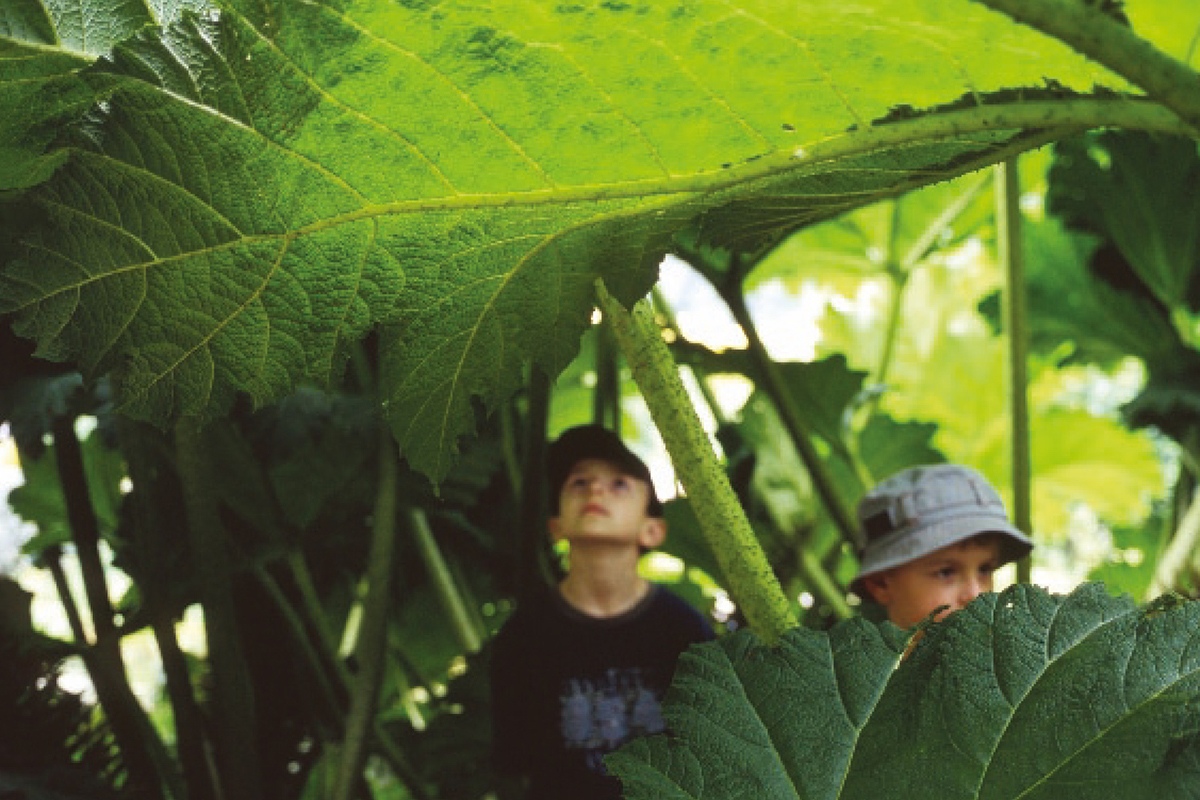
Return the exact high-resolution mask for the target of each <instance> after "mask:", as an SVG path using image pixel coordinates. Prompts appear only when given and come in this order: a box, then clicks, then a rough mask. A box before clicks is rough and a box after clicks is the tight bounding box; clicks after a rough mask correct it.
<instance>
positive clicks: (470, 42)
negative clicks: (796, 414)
mask: <svg viewBox="0 0 1200 800" xmlns="http://www.w3.org/2000/svg"><path fill="white" fill-rule="evenodd" d="M186 5H187V4H183V3H180V4H169V5H168V6H166V7H164V8H163V9H158V8H155V9H151V8H149V7H148V6H142V5H140V4H137V3H133V4H122V5H121V6H119V7H107V6H106V7H105V8H103V9H95V10H93V9H90V7H88V8H89V11H88V12H87V13H82V6H81V7H80V8H79V9H76V11H78V12H79V13H71V7H72V4H71V3H68V4H67V7H66V8H64V9H63V13H62V14H51V13H49V11H48V6H43V5H41V4H39V3H37V2H34V0H5V2H4V5H3V7H2V9H0V10H2V11H3V19H5V21H6V23H7V24H6V26H5V28H4V30H3V36H0V45H2V46H3V48H4V50H3V53H4V55H5V57H6V59H7V60H8V61H9V62H13V61H15V62H16V63H19V64H20V65H21V69H20V71H19V72H17V73H12V77H8V75H9V73H6V78H5V79H4V81H3V82H2V83H0V104H3V108H4V109H5V111H6V113H5V115H3V116H4V118H5V119H6V123H5V124H6V126H7V127H6V128H5V130H4V133H5V137H4V140H3V141H4V143H5V145H4V146H5V147H7V148H9V150H8V151H6V152H11V153H12V154H13V158H11V159H6V163H9V164H11V165H12V166H11V168H10V170H11V171H12V172H14V173H16V174H15V175H14V176H13V177H10V178H9V179H8V181H7V185H9V186H12V187H25V186H32V185H34V184H36V187H35V188H33V189H31V190H29V192H28V194H27V197H26V198H25V199H26V200H27V201H28V203H29V204H31V206H32V207H33V208H35V209H37V210H38V212H39V213H40V215H41V220H40V223H39V224H38V225H37V226H36V227H33V228H30V229H29V230H27V231H25V232H24V235H23V236H22V242H23V244H22V246H21V248H20V249H19V250H18V252H17V253H15V254H14V255H15V258H12V259H10V260H8V261H7V263H6V264H5V265H4V267H3V273H2V278H0V297H2V298H3V300H2V302H0V313H11V314H15V315H16V318H17V325H18V329H19V330H20V331H21V332H22V334H23V335H26V336H29V337H34V338H36V339H38V341H39V346H40V348H41V350H40V352H41V353H42V354H43V355H45V356H48V357H52V358H58V359H67V358H69V359H72V360H74V361H75V362H76V363H78V364H79V365H80V366H81V367H82V368H83V370H84V371H85V373H87V374H88V375H97V374H101V373H103V372H106V371H109V370H112V371H113V374H114V377H115V378H116V379H117V382H118V385H119V394H120V398H121V400H122V402H123V404H124V408H125V410H127V411H128V412H130V413H134V414H136V415H138V416H140V417H143V418H147V419H154V420H163V419H167V418H172V417H174V416H175V415H178V414H204V415H210V416H211V415H217V414H221V413H222V412H223V411H224V410H225V409H227V408H229V406H230V403H231V401H232V399H233V397H234V396H235V394H237V393H245V394H247V395H248V396H249V397H250V398H251V399H252V400H253V402H254V403H256V404H263V403H267V402H269V401H272V400H275V399H278V398H280V397H282V396H284V395H286V394H287V393H288V392H290V391H291V390H292V389H294V388H295V387H296V386H298V385H300V384H302V383H304V382H307V381H317V382H321V383H325V382H329V381H331V380H332V379H334V378H336V376H337V375H339V374H340V371H341V367H342V364H343V360H344V357H345V352H346V348H347V346H348V345H349V344H351V343H353V342H355V341H357V340H358V339H360V338H361V337H362V336H364V335H365V334H366V332H367V331H368V330H370V329H372V328H373V327H374V326H376V325H378V324H380V323H385V324H386V325H387V327H386V328H385V329H384V330H385V334H384V336H383V339H382V343H383V359H382V363H383V364H384V365H385V370H384V394H385V395H386V396H387V398H388V401H387V413H388V417H389V419H390V421H391V423H392V426H393V429H394V431H395V433H396V436H397V438H398V440H399V441H400V443H401V445H402V447H403V448H404V450H405V452H406V456H407V458H408V459H409V461H410V463H411V464H413V465H415V466H416V467H417V468H419V469H420V470H421V471H423V472H425V473H426V474H428V475H430V476H431V477H432V478H434V480H435V481H440V480H441V479H442V478H443V477H445V475H446V474H447V473H448V471H449V468H450V465H451V463H452V461H453V460H454V458H455V456H456V453H457V451H458V446H459V445H458V442H459V439H460V437H462V436H463V435H465V434H467V433H469V432H470V431H471V430H472V429H473V426H474V408H473V403H474V402H475V400H476V399H478V400H481V401H482V403H483V405H484V406H485V407H487V408H489V409H493V408H495V407H496V406H497V405H498V403H499V402H500V400H501V399H502V398H504V397H506V396H507V395H508V394H510V393H511V392H512V391H513V389H514V388H515V387H516V385H517V381H518V380H519V376H520V374H521V369H522V366H523V364H524V362H525V361H526V360H527V359H533V360H534V361H536V362H537V363H539V364H540V365H541V366H542V367H543V368H544V369H545V370H546V371H547V372H548V373H549V374H556V373H557V372H558V371H559V370H561V369H562V367H563V366H565V364H566V363H567V362H568V361H569V360H570V357H571V356H572V355H573V353H574V352H575V351H576V348H577V343H578V339H579V335H580V334H581V332H582V331H583V329H584V327H585V326H586V324H587V319H588V316H589V314H590V306H591V302H592V298H591V291H592V282H593V280H594V279H595V278H596V277H597V276H600V275H603V277H604V278H605V281H606V283H607V285H608V286H609V288H610V290H611V291H613V292H614V294H615V296H617V297H618V298H619V299H621V300H622V301H623V302H629V301H632V300H633V299H634V298H636V297H638V296H640V295H641V294H643V293H644V292H645V291H646V290H647V289H648V288H649V286H650V285H651V284H652V282H653V280H654V275H655V267H656V265H657V263H658V260H659V259H660V258H661V256H662V254H663V253H664V252H665V251H666V249H667V248H668V247H669V242H670V237H671V235H672V234H673V233H674V232H675V231H677V230H679V229H680V228H682V227H683V226H684V225H685V224H687V223H688V221H689V220H700V221H701V227H702V228H703V229H704V230H705V231H708V232H711V234H712V235H713V236H716V237H717V238H718V239H721V240H737V241H743V240H744V241H759V240H766V241H775V240H778V238H779V236H780V235H782V234H783V233H786V232H787V231H789V230H792V229H794V228H796V227H799V226H801V225H804V224H810V223H812V222H815V221H818V220H820V219H825V218H829V217H831V216H834V215H836V214H837V213H840V212H841V211H844V210H846V209H848V208H852V207H856V206H859V205H863V204H865V203H867V202H869V201H871V200H873V199H878V198H880V197H884V196H888V195H890V194H893V193H895V192H897V191H900V190H902V189H906V188H911V187H913V186H916V185H920V184H924V183H927V182H932V181H936V180H939V179H942V178H946V177H952V176H954V175H957V174H961V173H963V172H965V171H968V170H970V169H972V168H975V167H978V166H980V165H982V164H986V163H990V162H992V161H995V160H996V159H998V158H1001V157H1003V155H1004V154H1005V153H1007V152H1011V151H1012V150H1014V149H1020V148H1021V147H1024V146H1027V145H1026V144H1024V143H1023V142H1024V140H1023V139H1021V138H1020V132H1021V130H1022V129H1023V128H1024V127H1026V126H1027V125H1032V121H1030V122H1023V121H1021V113H1022V108H1023V107H1024V106H1026V105H1028V106H1030V107H1031V108H1032V106H1033V105H1036V104H1037V103H1039V102H1042V98H1041V97H1039V96H1036V95H1031V97H1030V98H1029V99H1023V98H1022V97H1021V96H1020V95H1019V94H1014V95H1011V96H1006V99H1004V100H1003V102H1000V103H999V104H997V105H985V106H980V107H978V108H977V109H976V110H975V111H971V110H967V111H965V112H964V111H956V112H953V113H957V114H965V115H966V116H965V117H963V119H962V121H961V122H957V123H953V124H952V123H950V122H945V123H943V122H942V120H941V119H940V118H939V117H940V116H942V115H939V114H935V115H933V116H932V118H931V117H922V118H918V119H914V120H906V121H899V122H891V123H888V124H886V125H882V124H881V125H878V126H873V125H872V122H871V121H872V120H876V119H880V118H882V117H885V116H886V115H887V112H888V110H889V109H890V108H891V107H893V106H895V105H897V103H899V102H904V103H907V104H909V105H911V106H913V107H917V108H924V107H930V106H935V105H939V104H946V103H949V102H951V101H953V100H955V99H957V98H960V97H962V96H964V95H969V96H970V97H972V98H976V99H986V98H988V97H990V96H991V95H990V93H992V92H995V91H998V90H1000V89H1004V88H1008V87H1014V86H1023V85H1024V86H1031V85H1040V84H1041V82H1042V78H1043V76H1046V75H1050V76H1052V77H1053V78H1054V79H1055V80H1056V81H1057V82H1058V83H1059V84H1061V85H1063V86H1065V87H1068V88H1071V89H1074V90H1076V91H1091V89H1092V87H1093V85H1095V84H1102V85H1108V86H1110V87H1115V88H1124V85H1123V83H1122V82H1121V80H1120V79H1118V78H1116V77H1114V76H1112V75H1111V74H1108V73H1106V72H1104V71H1103V70H1101V69H1099V68H1097V67H1095V66H1094V65H1093V64H1092V63H1091V62H1089V61H1087V60H1085V59H1083V58H1082V57H1080V56H1078V55H1076V54H1074V53H1073V52H1071V51H1070V50H1069V49H1068V48H1066V47H1063V46H1061V45H1059V44H1058V43H1056V42H1055V41H1054V40H1051V39H1047V38H1045V37H1042V36H1041V35H1039V34H1037V33H1035V32H1033V31H1032V30H1030V29H1028V28H1024V27H1019V26H1017V25H1015V24H1014V23H1012V22H1011V21H1009V20H1007V19H1006V18H1004V17H1001V16H999V15H996V14H993V13H991V12H989V11H988V10H986V9H984V8H982V7H980V6H978V5H976V4H974V3H970V2H966V0H955V2H949V3H939V4H936V5H930V4H928V3H923V2H916V1H915V0H913V1H912V2H906V3H902V4H896V3H886V4H884V3H881V4H880V7H879V8H878V9H875V10H874V12H873V13H872V16H871V20H872V24H871V25H869V26H864V25H863V24H862V21H863V17H861V16H860V11H861V10H860V8H859V7H854V8H846V7H844V6H843V5H842V4H840V3H837V2H832V0H831V1H830V2H826V3H823V4H821V5H820V6H819V7H809V8H808V9H807V11H806V13H805V14H803V15H797V14H796V13H794V10H793V9H785V8H782V7H777V6H775V5H773V4H770V3H760V2H751V3H748V4H743V6H742V7H741V8H740V13H737V14H730V13H729V10H728V7H727V6H726V5H725V4H723V3H717V2H703V3H692V4H689V5H688V6H687V8H686V9H685V10H683V11H680V10H679V9H676V8H675V7H674V6H671V5H669V4H665V3H664V4H645V5H642V6H639V7H638V8H637V9H636V10H635V9H634V8H633V7H632V6H627V5H622V4H603V5H600V6H595V7H583V6H571V5H561V6H557V7H555V8H553V9H547V8H543V7H541V6H539V5H536V4H533V5H530V4H526V3H521V2H507V3H497V4H494V5H490V6H486V7H477V6H469V7H468V6H458V5H453V4H451V5H447V4H437V5H430V6H425V5H422V4H400V5H397V4H393V3H384V2H372V0H359V2H354V3H350V4H344V5H339V6H337V7H333V6H328V7H327V6H324V5H318V4H306V3H285V4H281V5H276V4H265V3H261V4H260V3H257V2H253V0H245V1H244V2H236V3H230V4H229V5H227V6H222V7H219V8H212V9H204V10H201V11H200V12H199V13H196V11H195V7H193V9H192V10H189V9H188V8H186ZM93 12H94V13H93ZM80 17H82V18H84V19H85V20H86V22H85V23H84V24H83V25H82V26H80V27H75V26H73V25H70V24H69V23H68V22H67V20H73V19H76V18H80ZM814 21H819V24H814ZM146 23H156V24H157V27H141V26H143V25H145V24H146ZM135 30H136V31H137V33H136V35H134V31H135ZM1028 48H1036V50H1037V51H1038V58H1037V59H1029V58H1026V57H1024V56H1023V55H1021V56H1019V57H1018V56H1015V55H1012V54H1015V53H1022V54H1023V53H1024V52H1026V51H1027V49H1028ZM100 53H104V54H106V55H107V56H108V57H106V58H102V59H98V60H97V59H95V56H96V55H97V54H100ZM857 54H870V57H866V55H864V56H863V57H858V55H857ZM951 65H952V67H953V68H948V66H951ZM780 75H786V76H787V79H786V80H780ZM797 87H805V89H804V90H803V91H798V90H797ZM1102 97H1103V104H1104V109H1105V114H1106V115H1108V116H1110V117H1111V116H1112V115H1116V116H1118V117H1119V116H1121V115H1128V117H1129V120H1130V124H1140V125H1145V126H1148V127H1151V128H1156V127H1162V126H1166V127H1167V128H1173V127H1176V126H1177V123H1176V122H1174V121H1173V120H1171V119H1168V118H1165V117H1155V113H1156V112H1153V111H1149V106H1147V105H1146V104H1141V103H1131V102H1128V101H1122V100H1119V99H1116V98H1114V97H1112V95H1111V94H1106V95H1103V96H1102ZM101 100H102V101H103V102H102V103H99V104H97V105H94V106H91V107H90V108H89V105H90V103H91V101H101ZM989 102H990V101H989ZM1078 102H1080V101H1079V100H1077V99H1063V100H1060V101H1051V106H1053V105H1054V104H1055V103H1059V104H1060V105H1061V109H1060V110H1059V111H1056V110H1055V109H1054V108H1048V109H1046V110H1047V112H1048V113H1049V114H1050V119H1051V120H1055V119H1061V121H1062V124H1070V122H1071V120H1072V114H1073V113H1076V112H1075V111H1073V109H1074V108H1075V106H1074V105H1072V104H1074V103H1078ZM968 104H969V103H968ZM1040 107H1041V106H1039V108H1040ZM1082 108H1083V110H1082V111H1080V112H1078V113H1083V114H1085V115H1086V114H1092V113H1095V112H1096V111H1097V110H1098V107H1093V106H1088V105H1087V101H1084V106H1083V107H1082ZM1089 109H1090V110H1089ZM1010 112H1011V113H1010ZM946 113H947V114H948V113H949V112H946ZM1014 114H1015V116H1014ZM1147 114H1149V116H1147ZM943 115H945V114H943ZM8 120H11V121H8ZM71 120H78V124H77V125H76V124H71V125H68V124H66V123H68V122H70V121H71ZM1135 120H1140V121H1135ZM1156 120H1157V121H1156ZM1046 124H1047V123H1046V117H1045V116H1044V115H1041V116H1038V117H1037V127H1044V126H1045V125H1046ZM964 125H965V126H966V127H965V128H963V126H964ZM848 129H853V131H852V132H850V133H845V131H847V130H848ZM964 130H974V131H975V134H974V135H970V136H964V135H960V134H961V133H963V132H964ZM47 131H53V133H54V136H53V139H52V140H51V138H50V137H49V136H48V135H47V133H46V132H47ZM830 137H834V138H833V139H830ZM1014 142H1016V143H1014ZM55 168H57V171H55V172H54V173H53V176H52V177H51V176H50V172H51V170H52V169H55Z"/></svg>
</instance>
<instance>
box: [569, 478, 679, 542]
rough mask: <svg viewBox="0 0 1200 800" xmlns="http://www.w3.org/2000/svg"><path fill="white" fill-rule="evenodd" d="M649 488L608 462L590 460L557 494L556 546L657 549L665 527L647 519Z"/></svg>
mask: <svg viewBox="0 0 1200 800" xmlns="http://www.w3.org/2000/svg"><path fill="white" fill-rule="evenodd" d="M649 500H650V487H649V486H647V485H646V482H645V481H643V480H640V479H639V478H634V477H632V476H630V475H626V474H625V473H624V472H621V471H620V470H618V469H617V468H616V467H614V466H613V465H612V464H610V463H608V462H607V461H601V460H599V459H594V458H589V459H584V460H582V461H580V462H578V463H577V464H575V466H574V467H572V469H571V472H570V473H569V474H568V475H567V479H566V481H564V482H563V485H562V489H561V490H560V492H559V499H558V516H557V517H554V518H552V519H551V520H550V532H551V534H552V535H553V536H554V538H555V539H556V540H559V539H566V540H567V541H570V542H572V543H578V542H592V543H605V544H620V545H626V544H631V545H633V546H634V547H644V548H653V547H657V546H658V545H659V544H661V543H662V540H663V538H664V537H665V535H666V524H665V523H664V522H663V520H661V519H659V518H657V517H650V516H647V513H646V509H647V508H648V505H649Z"/></svg>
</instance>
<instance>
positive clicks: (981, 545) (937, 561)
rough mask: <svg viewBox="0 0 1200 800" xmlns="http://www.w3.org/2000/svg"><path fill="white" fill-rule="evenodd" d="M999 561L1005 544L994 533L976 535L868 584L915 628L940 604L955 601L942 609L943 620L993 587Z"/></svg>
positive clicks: (898, 619)
mask: <svg viewBox="0 0 1200 800" xmlns="http://www.w3.org/2000/svg"><path fill="white" fill-rule="evenodd" d="M999 565H1000V543H999V542H998V541H997V540H996V538H995V537H994V536H976V537H973V538H971V539H967V540H965V541H962V542H958V543H957V544H952V545H949V546H947V547H943V548H941V549H939V550H934V551H933V552H932V553H929V554H928V555H925V556H922V557H921V558H918V559H916V560H915V561H910V562H908V563H907V564H901V565H900V566H898V567H893V568H892V569H890V570H887V571H886V572H882V573H879V574H878V575H872V576H869V577H868V578H866V584H867V588H868V589H869V590H870V591H871V594H872V596H873V597H874V598H875V600H876V602H878V603H880V604H881V605H882V606H884V608H886V609H887V613H888V618H889V619H890V620H891V621H892V622H893V623H895V624H896V625H897V626H899V627H901V628H911V627H913V626H914V625H916V624H917V623H918V622H920V621H922V620H923V619H925V618H926V617H927V616H929V615H930V614H931V613H933V610H934V609H935V608H937V607H938V606H949V609H947V610H944V611H942V612H941V613H940V614H938V619H941V618H942V617H944V616H945V615H946V614H949V613H950V612H951V611H957V610H958V609H960V608H962V607H963V606H965V605H967V603H970V602H971V601H972V600H974V599H975V598H976V597H978V596H979V595H980V594H981V593H983V592H990V591H991V590H992V573H993V572H995V570H996V568H997V567H998V566H999Z"/></svg>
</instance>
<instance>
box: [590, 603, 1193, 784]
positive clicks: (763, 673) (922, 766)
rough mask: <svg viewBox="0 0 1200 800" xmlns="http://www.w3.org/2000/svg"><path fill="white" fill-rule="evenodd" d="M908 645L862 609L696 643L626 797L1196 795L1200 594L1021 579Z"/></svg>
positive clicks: (624, 757) (627, 757) (626, 755)
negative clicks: (1118, 593) (1130, 593)
mask: <svg viewBox="0 0 1200 800" xmlns="http://www.w3.org/2000/svg"><path fill="white" fill-rule="evenodd" d="M905 644H906V643H905V637H904V636H903V635H902V634H901V632H900V631H899V630H897V629H896V628H895V627H893V626H891V625H890V624H889V623H883V624H882V625H876V624H874V623H871V622H868V621H866V620H865V619H851V620H847V621H844V622H841V623H839V624H838V625H836V626H835V627H834V628H832V629H831V630H830V631H828V632H818V631H814V630H808V629H796V630H793V631H790V632H788V633H787V634H785V635H784V636H783V637H782V639H781V641H780V642H779V644H778V646H774V647H772V646H767V645H765V644H763V643H762V642H761V641H760V640H758V639H757V638H756V637H755V636H754V635H753V634H751V633H749V632H748V631H747V632H740V633H738V634H735V635H732V636H729V637H726V638H724V639H722V640H719V641H717V642H713V643H710V644H706V645H700V646H695V647H693V648H692V649H691V650H689V651H688V652H687V653H685V654H684V655H683V656H682V657H681V659H680V663H679V667H678V669H677V672H676V677H675V681H674V683H673V684H672V686H671V690H670V692H669V693H668V696H667V699H666V703H665V711H664V713H665V714H666V716H667V720H668V725H669V727H670V728H671V734H670V735H660V736H655V737H651V738H646V739H641V740H637V741H635V742H632V743H630V744H629V745H626V746H625V747H624V748H622V749H621V750H619V751H618V752H617V753H614V754H612V755H610V756H608V758H607V762H608V764H609V767H610V768H611V769H612V770H613V772H614V773H616V774H617V775H618V776H619V777H620V778H621V780H622V782H623V784H624V787H625V796H626V797H627V798H630V800H651V799H653V800H684V798H687V799H688V800H731V799H732V798H756V800H767V798H770V800H788V799H789V798H801V799H802V800H835V799H836V800H879V798H888V800H907V799H908V798H912V800H968V798H970V799H974V798H978V799H979V800H1017V798H1024V799H1025V800H1137V799H1138V798H1146V800H1171V799H1172V798H1195V797H1197V796H1200V759H1198V758H1197V756H1198V755H1200V742H1198V741H1197V735H1198V734H1200V604H1197V603H1195V602H1184V601H1182V600H1170V599H1164V600H1160V601H1158V602H1157V603H1154V604H1151V605H1149V606H1144V607H1137V606H1135V604H1134V603H1133V602H1132V601H1131V600H1130V599H1129V598H1128V597H1121V598H1114V597H1111V596H1109V595H1108V594H1106V593H1105V591H1104V589H1103V587H1102V586H1101V585H1099V584H1087V585H1084V586H1082V587H1080V588H1079V589H1076V590H1075V591H1074V592H1072V593H1071V594H1070V595H1067V596H1056V595H1050V594H1047V593H1046V592H1045V591H1044V590H1042V589H1039V588H1037V587H1033V586H1029V585H1023V584H1022V585H1017V586H1014V587H1012V588H1010V589H1008V590H1006V591H1004V592H1003V593H1001V594H998V595H997V594H987V595H983V596H981V597H980V598H978V599H977V600H976V601H975V602H973V603H972V604H971V605H970V606H968V607H967V608H966V609H964V610H962V611H960V612H958V613H956V614H952V615H951V616H950V617H948V618H947V619H946V620H945V621H944V622H942V623H937V624H934V625H932V626H930V627H929V628H928V629H927V630H926V632H925V634H924V636H923V638H921V640H920V641H919V642H918V643H917V645H916V647H915V649H914V650H913V651H912V653H911V655H909V657H908V658H904V657H903V653H904V651H905Z"/></svg>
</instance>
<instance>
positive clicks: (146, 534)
mask: <svg viewBox="0 0 1200 800" xmlns="http://www.w3.org/2000/svg"><path fill="white" fill-rule="evenodd" d="M117 435H118V436H119V437H120V441H121V451H122V452H123V453H124V454H125V463H126V465H127V467H128V470H129V479H130V481H132V483H133V486H134V487H136V488H137V491H135V492H133V493H132V494H130V495H129V496H128V497H127V498H126V502H129V503H130V504H131V505H132V508H133V524H132V525H131V529H132V535H131V538H132V543H133V547H134V548H135V549H137V550H138V552H139V553H140V554H141V557H142V558H144V559H145V562H146V563H148V564H166V563H167V562H168V560H169V559H170V550H171V548H172V547H173V543H172V542H171V541H170V537H169V536H168V535H167V534H168V532H169V531H170V527H169V526H166V525H164V524H163V522H162V518H161V515H160V513H159V509H158V506H157V505H156V504H155V497H156V495H157V494H158V493H157V492H156V491H155V481H154V475H155V472H156V470H155V465H154V464H153V463H152V461H151V458H150V453H151V452H152V450H151V448H152V447H153V446H154V445H155V444H157V443H158V442H159V441H160V440H161V437H158V436H157V435H155V434H151V431H150V429H149V428H148V426H144V425H142V424H140V423H138V422H135V421H133V420H132V419H130V418H128V417H125V416H124V415H117ZM152 437H153V438H152ZM149 572H150V574H147V575H146V576H144V577H143V579H142V580H141V581H139V583H138V589H139V590H140V591H141V593H142V603H143V605H144V607H145V608H146V609H148V610H149V613H150V616H151V628H152V630H153V631H154V641H155V644H156V645H157V646H158V652H159V657H160V658H161V659H162V665H163V676H164V678H165V679H166V689H167V696H168V697H169V698H170V701H171V719H172V721H173V722H174V725H175V749H176V751H177V752H178V754H179V764H180V766H181V767H182V777H181V780H182V785H181V786H179V787H178V789H177V791H176V792H175V794H176V795H177V796H180V797H184V796H186V797H187V800H214V799H215V798H216V796H217V795H216V787H215V786H214V785H213V775H212V771H211V765H210V763H209V759H208V753H207V747H206V743H205V735H204V717H203V714H202V713H201V711H200V706H199V704H198V703H197V702H196V697H195V695H194V694H193V692H192V680H191V675H190V674H189V672H188V665H187V658H186V656H184V653H183V650H182V649H181V648H180V646H179V639H178V638H177V637H176V635H175V621H176V618H177V616H178V609H177V608H175V607H172V605H171V604H170V600H169V598H168V596H167V592H166V587H165V586H164V580H165V578H164V577H163V576H162V575H161V574H159V573H158V572H157V571H155V570H150V571H149ZM184 792H186V794H184Z"/></svg>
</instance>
